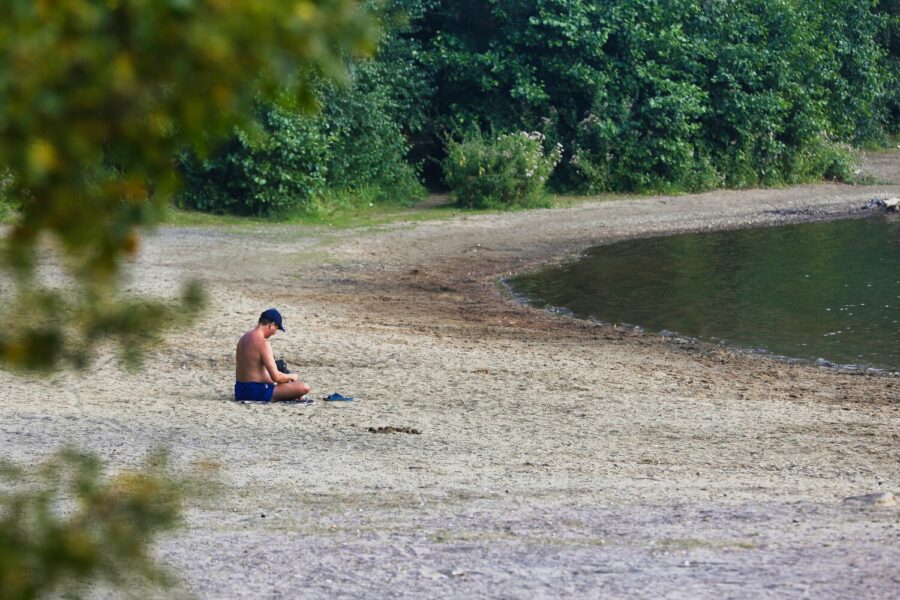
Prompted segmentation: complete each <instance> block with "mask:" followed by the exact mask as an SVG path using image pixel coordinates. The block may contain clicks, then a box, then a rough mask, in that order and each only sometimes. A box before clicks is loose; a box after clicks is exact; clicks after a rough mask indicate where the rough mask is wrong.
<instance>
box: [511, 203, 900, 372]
mask: <svg viewBox="0 0 900 600" xmlns="http://www.w3.org/2000/svg"><path fill="white" fill-rule="evenodd" d="M510 283H511V284H512V285H513V287H514V289H515V290H516V291H517V292H518V293H520V294H522V295H523V296H524V297H525V298H527V299H528V301H529V302H531V303H533V304H536V305H538V306H560V307H566V308H568V309H569V310H571V311H572V312H573V313H574V314H575V315H576V316H579V317H582V318H588V317H593V318H596V319H599V320H602V321H606V322H610V323H632V324H636V325H640V326H642V327H644V328H646V329H650V330H655V331H661V330H663V329H669V330H673V331H677V332H679V333H682V334H684V335H689V336H696V337H700V338H704V339H707V340H712V341H718V340H722V341H724V342H725V343H728V344H732V345H736V346H741V347H750V348H765V349H766V350H768V351H769V352H773V353H775V354H781V355H785V356H792V357H798V358H808V359H816V358H819V357H823V358H826V359H827V360H830V361H832V362H835V363H838V364H859V365H868V366H874V367H881V368H887V369H891V370H900V220H898V219H896V218H877V219H864V220H850V221H835V222H830V223H811V224H804V225H791V226H785V227H771V228H764V229H750V230H743V231H725V232H716V233H703V234H692V235H678V236H672V237H664V238H652V239H646V240H631V241H626V242H620V243H617V244H612V245H609V246H600V247H597V248H592V249H591V250H590V251H588V252H587V254H586V256H585V257H584V258H583V259H581V260H579V261H577V262H575V263H573V264H570V265H567V266H564V267H560V268H554V269H548V270H545V271H541V272H538V273H533V274H530V275H525V276H522V277H518V278H516V279H514V280H512V281H511V282H510Z"/></svg>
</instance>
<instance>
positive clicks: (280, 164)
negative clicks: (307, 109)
mask: <svg viewBox="0 0 900 600" xmlns="http://www.w3.org/2000/svg"><path fill="white" fill-rule="evenodd" d="M257 113H258V120H259V124H260V125H261V127H262V131H263V133H262V135H258V136H255V137H254V136H253V135H252V134H250V133H248V132H247V131H244V130H238V132H237V135H235V136H234V137H233V138H232V139H231V140H230V141H229V142H228V143H227V144H226V145H225V147H224V148H223V149H222V150H221V151H220V152H218V153H217V155H216V156H215V157H214V158H212V159H210V160H202V159H199V158H197V157H196V155H195V154H193V153H185V155H184V157H183V159H182V162H181V167H182V171H183V172H184V176H185V189H184V192H182V194H181V196H180V200H179V202H180V204H181V205H182V206H184V207H186V208H192V209H196V210H201V211H205V212H213V213H228V214H236V215H256V216H262V215H267V216H268V215H275V214H279V213H284V212H286V211H288V210H291V209H295V208H297V207H301V206H306V207H308V206H309V205H310V203H311V202H312V200H313V199H314V198H315V197H316V196H317V195H318V194H320V193H321V192H322V190H323V189H324V188H325V173H326V172H327V167H326V165H325V160H324V159H325V157H326V156H327V152H328V145H329V144H328V138H327V137H326V135H325V133H324V132H323V131H321V129H320V128H319V127H317V126H316V123H315V122H313V121H311V120H309V119H305V118H303V117H302V116H300V115H296V114H291V113H290V112H288V111H286V110H284V109H280V108H278V107H277V106H273V105H271V104H265V105H261V106H260V107H258V110H257Z"/></svg>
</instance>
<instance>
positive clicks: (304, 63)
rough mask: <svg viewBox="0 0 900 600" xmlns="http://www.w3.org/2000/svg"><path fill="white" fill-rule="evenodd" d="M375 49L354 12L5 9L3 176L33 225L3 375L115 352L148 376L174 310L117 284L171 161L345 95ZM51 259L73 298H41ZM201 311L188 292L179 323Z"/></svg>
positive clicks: (0, 21) (320, 8) (1, 337)
mask: <svg viewBox="0 0 900 600" xmlns="http://www.w3.org/2000/svg"><path fill="white" fill-rule="evenodd" d="M375 33H376V32H375V28H374V25H373V21H372V20H371V19H370V18H368V16H367V15H366V13H365V12H364V11H362V10H361V9H360V7H359V6H358V5H357V4H356V3H355V2H353V1H352V0H315V1H312V0H267V1H266V2H257V1H255V0H111V1H109V2H97V1H94V0H71V1H68V2H50V1H33V0H9V1H7V2H4V3H3V5H2V8H0V165H4V166H5V167H6V168H8V169H9V171H10V172H11V173H12V176H13V179H12V183H11V185H10V186H9V189H8V190H7V194H8V195H9V196H10V197H11V198H13V200H14V201H15V202H17V203H19V205H20V206H21V210H20V216H19V218H18V219H17V220H16V222H15V224H14V225H13V227H12V230H11V231H10V232H9V234H8V235H6V236H5V249H4V250H5V251H4V253H3V264H4V265H6V266H8V267H10V268H11V273H12V274H13V275H14V277H15V280H16V282H17V286H16V288H15V292H8V291H4V292H2V293H3V294H4V297H3V298H2V303H3V306H4V309H3V311H2V314H0V321H2V326H0V362H2V363H4V364H6V365H9V366H18V367H26V368H33V369H38V368H48V367H51V366H54V365H57V364H59V363H60V362H61V361H67V362H69V363H71V364H75V365H83V364H85V362H86V360H87V359H88V358H89V356H90V349H91V348H92V347H93V345H94V344H95V343H96V342H97V341H99V340H101V339H105V338H110V337H112V338H115V339H118V340H119V341H121V342H122V344H121V347H122V352H123V356H124V358H125V359H126V360H128V361H130V362H133V361H134V360H136V359H137V357H138V356H139V351H140V349H141V348H142V347H144V346H145V345H146V344H147V343H149V342H152V341H153V340H154V339H155V337H154V336H155V334H156V333H157V332H158V331H159V330H160V328H161V327H162V326H164V325H165V324H166V323H168V322H169V321H170V319H171V318H172V315H173V314H175V310H174V309H175V308H176V305H175V304H172V303H163V302H151V301H145V300H141V299H131V298H123V297H122V296H121V295H120V294H119V292H118V286H117V280H118V276H119V273H120V268H121V265H122V260H123V258H127V257H130V256H133V255H134V254H135V253H136V252H137V251H138V246H139V241H138V236H137V233H138V230H139V228H140V227H141V226H146V225H150V224H152V223H153V222H154V221H155V220H156V219H157V217H158V214H159V211H160V208H161V207H162V206H163V205H164V203H165V202H166V201H167V199H168V197H169V195H170V194H171V193H172V192H173V191H174V190H175V189H176V187H177V177H176V174H175V171H174V169H173V156H174V155H175V154H176V152H177V151H178V150H180V149H181V148H183V147H185V146H187V145H193V146H194V147H195V148H198V149H199V151H200V152H201V153H202V152H205V151H206V150H208V149H209V148H211V147H212V146H213V145H214V144H215V143H217V141H218V140H219V139H221V137H222V136H223V135H225V134H228V133H230V132H231V131H232V130H233V128H234V127H235V126H236V125H245V126H246V125H247V124H248V123H249V122H250V115H251V113H252V110H251V108H252V105H253V102H254V101H255V99H257V98H258V97H259V95H260V94H263V95H264V96H265V95H275V94H274V92H276V91H278V92H279V98H281V99H284V98H288V97H289V98H293V99H296V101H297V103H298V104H299V105H301V106H311V105H312V103H313V90H312V88H311V86H310V85H309V81H310V79H311V78H313V77H316V78H321V77H323V76H324V77H327V78H332V79H335V80H338V81H340V80H342V79H343V78H344V77H345V76H346V68H345V64H346V59H347V57H349V56H352V55H353V54H360V53H368V52H371V51H372V50H373V49H374V45H375V40H376V36H375ZM285 89H287V90H288V91H289V92H290V94H281V93H280V92H281V91H282V90H285ZM48 252H55V253H57V254H58V256H60V257H61V258H60V262H61V263H62V264H63V265H64V266H65V268H66V270H67V271H68V274H69V275H70V276H71V278H72V280H73V281H74V287H73V288H70V289H68V290H66V291H64V292H60V291H57V290H55V289H51V288H49V287H45V286H42V285H40V284H39V283H38V281H37V278H36V277H35V276H36V273H37V272H38V269H39V268H40V266H41V263H42V260H41V259H42V258H43V257H44V256H46V254H47V253H48ZM200 300H201V294H200V292H199V289H198V287H197V286H195V285H188V286H186V288H185V290H184V293H183V295H182V298H181V300H180V302H179V303H177V307H178V308H180V309H181V312H182V313H183V312H185V311H187V312H190V311H191V310H193V309H195V308H196V307H197V306H198V305H199V303H200Z"/></svg>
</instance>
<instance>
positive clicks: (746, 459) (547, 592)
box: [0, 153, 900, 598]
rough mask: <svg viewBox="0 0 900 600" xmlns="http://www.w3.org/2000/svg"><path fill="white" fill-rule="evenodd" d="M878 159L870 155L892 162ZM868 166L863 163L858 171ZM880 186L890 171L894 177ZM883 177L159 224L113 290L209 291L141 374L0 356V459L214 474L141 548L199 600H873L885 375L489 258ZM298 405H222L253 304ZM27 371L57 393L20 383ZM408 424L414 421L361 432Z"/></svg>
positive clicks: (816, 213) (816, 207) (833, 196)
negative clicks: (370, 217) (561, 285)
mask: <svg viewBox="0 0 900 600" xmlns="http://www.w3.org/2000/svg"><path fill="white" fill-rule="evenodd" d="M876 162H877V170H878V172H879V173H881V174H882V178H883V179H886V177H884V175H883V174H890V173H898V165H900V155H898V154H897V153H886V154H884V155H883V156H882V155H879V156H878V160H877V161H873V163H872V164H875V163H876ZM873 170H874V169H873ZM896 180H900V177H898V178H897V179H895V181H896ZM888 195H891V196H896V195H900V186H898V185H891V184H881V185H877V186H869V187H848V186H838V185H819V186H805V187H797V188H791V189H786V190H750V191H743V192H713V193H708V194H701V195H688V196H680V197H652V198H642V199H616V200H611V201H603V202H588V203H585V204H583V205H579V206H577V207H574V208H568V209H560V210H542V211H529V212H521V213H513V214H503V215H485V216H477V217H471V216H470V217H466V216H460V217H457V218H455V219H452V220H450V221H436V222H425V223H417V224H398V225H392V226H387V227H378V228H373V229H366V230H352V231H340V232H335V231H329V230H316V229H309V228H296V227H289V226H267V227H235V228H221V229H201V228H197V229H185V228H182V229H164V230H161V231H160V232H158V233H157V234H156V235H155V236H153V237H151V238H149V239H148V240H147V243H146V248H145V250H144V252H143V253H142V255H141V258H140V261H139V263H138V264H136V265H135V268H134V272H133V276H132V282H131V287H132V288H133V289H134V290H136V291H142V292H146V293H152V294H164V295H170V294H172V293H173V292H174V291H175V290H176V289H177V287H178V285H179V283H180V282H182V281H184V280H185V279H187V278H191V277H197V278H200V279H202V280H204V281H205V282H206V285H207V289H208V290H209V291H210V292H211V295H212V307H211V310H210V311H209V312H208V313H207V314H206V315H205V316H204V317H203V318H202V319H201V321H200V322H199V323H196V324H192V325H191V326H190V327H189V328H187V329H186V330H185V331H183V332H181V333H179V334H176V335H173V336H172V338H171V340H170V342H169V344H168V345H167V346H166V347H165V348H161V349H159V350H158V351H157V352H155V353H154V354H153V355H151V356H150V357H149V358H148V361H147V364H146V369H145V371H144V372H143V373H141V374H127V373H122V372H120V371H119V370H118V368H117V367H116V366H115V362H114V361H113V360H112V358H111V355H104V356H102V357H100V360H99V361H98V364H97V366H96V367H95V368H94V369H93V370H92V371H90V372H89V373H85V374H81V375H72V374H64V375H59V376H57V377H55V378H53V379H52V380H51V381H49V382H46V381H41V382H35V381H29V380H23V379H20V378H17V377H14V376H11V375H8V374H5V373H0V386H2V387H3V389H4V390H5V391H4V392H3V393H2V394H0V409H2V410H0V444H2V448H3V454H4V455H5V456H7V457H10V458H15V459H18V460H30V461H37V460H38V459H39V458H40V457H41V456H43V455H45V454H46V453H47V452H49V451H51V450H52V449H54V448H56V447H58V446H59V445H60V444H62V443H64V442H75V443H77V444H79V445H81V446H85V447H88V448H90V449H93V450H96V451H97V452H99V453H100V454H101V455H102V456H104V457H105V458H107V459H108V460H110V461H111V463H112V464H113V465H114V466H123V465H130V464H134V463H135V462H136V461H138V460H139V459H140V458H141V457H142V456H144V455H145V453H146V452H147V449H148V448H150V447H153V446H155V445H158V444H163V445H166V446H168V447H170V448H171V449H172V451H173V455H174V456H175V458H176V460H177V462H178V463H179V464H181V465H189V464H191V463H192V462H194V461H197V460H205V461H211V462H214V463H218V464H219V465H220V466H221V470H220V479H221V481H222V483H223V484H224V485H223V486H221V489H218V490H216V491H215V492H213V491H210V492H209V493H208V494H201V495H200V496H199V497H198V498H196V499H195V501H194V503H193V505H192V508H191V509H190V512H189V516H188V523H187V527H186V528H185V529H184V530H182V531H181V532H179V533H178V534H176V535H174V536H172V537H170V538H167V539H166V540H165V541H164V542H163V543H162V544H161V545H160V548H159V552H160V554H161V556H162V557H164V559H165V560H166V561H167V562H168V563H169V564H171V565H172V566H173V568H175V569H177V570H178V571H179V572H180V573H181V574H182V576H183V578H184V581H185V587H186V589H188V590H190V591H191V592H193V593H194V594H196V595H198V596H200V597H209V598H225V597H234V596H236V595H239V594H240V595H243V596H248V597H311V598H312V597H322V596H338V597H355V596H370V597H371V596H377V597H382V596H391V597H409V598H420V597H423V596H427V597H438V596H439V597H444V596H453V597H470V596H473V595H475V596H493V597H496V596H501V597H528V598H532V597H560V596H571V597H618V596H625V595H627V596H630V597H634V596H636V597H665V598H682V597H683V598H706V597H709V598H713V597H716V598H718V597H721V596H725V597H730V598H759V597H778V598H782V597H801V596H815V597H833V598H839V597H846V596H849V595H851V594H852V595H853V596H855V597H860V598H883V597H889V596H891V595H892V594H894V593H895V592H891V591H890V590H896V589H897V586H898V584H900V570H898V567H897V565H898V564H900V545H898V542H900V508H896V507H888V508H874V507H855V506H847V505H843V504H842V503H841V500H842V499H843V498H845V497H847V496H852V495H858V494H865V493H870V492H877V491H893V492H895V493H898V495H900V445H898V441H900V440H898V438H900V378H897V377H892V376H866V375H859V374H850V373H841V372H834V371H828V370H824V369H818V368H815V367H812V366H801V365H788V364H784V363H780V362H776V361H773V360H770V359H767V358H764V357H760V356H753V355H747V354H743V353H739V352H733V351H730V350H727V349H722V348H718V347H710V346H706V345H702V344H695V343H686V342H683V341H679V340H675V339H669V338H662V337H659V336H655V335H649V334H635V333H630V332H626V331H622V330H619V329H616V328H614V327H610V326H596V325H590V324H585V323H580V322H576V321H573V320H570V319H566V318H562V317H556V316H553V315H551V314H548V313H545V312H542V311H537V310H531V309H526V308H523V307H521V306H518V305H517V304H515V303H513V302H512V301H510V300H509V299H508V298H506V297H505V295H504V292H503V289H502V287H501V286H500V284H499V280H500V278H501V277H503V276H504V275H505V274H507V273H510V272H515V271H520V270H524V269H529V268H532V267H533V266H535V265H537V264H539V263H544V262H547V261H548V260H549V261H554V260H565V259H566V258H569V257H572V256H575V255H576V254H577V253H578V252H579V251H581V250H582V249H583V248H585V247H587V246H590V245H594V244H597V243H605V242H611V241H614V240H618V239H624V238H629V237H637V236H650V235H655V234H659V233H664V232H676V231H694V230H702V229H719V228H733V227H746V226H748V225H753V224H777V223H783V222H792V221H800V220H811V219H820V218H832V217H836V216H841V215H847V214H848V213H853V212H854V211H857V210H858V208H859V207H860V206H862V205H863V204H865V202H866V201H868V200H869V199H870V198H872V197H874V196H881V197H884V196H888ZM270 305H274V306H278V307H279V308H280V309H281V310H282V312H283V314H284V315H285V326H286V328H287V333H286V334H280V335H279V336H276V338H275V341H274V344H273V346H274V347H275V352H276V354H277V355H279V356H281V357H283V358H285V359H286V360H287V362H288V363H289V364H290V365H292V366H293V367H295V368H296V369H297V370H298V371H299V372H301V373H302V375H303V377H304V378H305V379H306V380H307V381H309V382H310V383H311V384H312V385H313V387H314V392H313V396H315V397H321V396H324V395H325V394H327V393H330V392H333V391H338V392H342V393H344V394H346V395H352V396H354V397H355V398H356V400H355V401H354V402H353V403H350V404H340V405H336V404H326V403H322V402H319V403H318V404H317V405H314V406H308V407H302V406H279V405H266V406H247V405H241V404H235V403H233V402H231V401H230V400H229V398H230V390H231V383H232V382H231V377H232V375H231V373H232V369H233V346H234V344H235V342H236V340H237V338H238V337H239V335H240V334H241V333H242V332H243V331H244V330H245V329H247V328H249V327H250V326H251V325H252V324H253V321H254V320H255V318H256V316H257V315H258V314H259V312H260V311H261V310H263V309H264V308H266V307H268V306H270ZM49 385H55V386H59V388H58V389H61V390H62V391H59V392H58V391H49V390H48V387H49ZM386 426H395V427H408V428H414V429H416V430H419V431H421V434H418V435H416V434H404V433H393V434H380V433H370V432H369V431H368V428H370V427H374V428H377V427H386Z"/></svg>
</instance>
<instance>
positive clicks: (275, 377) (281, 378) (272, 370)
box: [260, 341, 299, 383]
mask: <svg viewBox="0 0 900 600" xmlns="http://www.w3.org/2000/svg"><path fill="white" fill-rule="evenodd" d="M260 354H262V361H263V366H264V367H265V368H266V371H267V372H268V373H269V377H271V378H272V381H274V382H275V383H291V382H292V381H297V380H298V378H299V376H298V375H295V374H293V373H290V374H288V373H282V372H281V371H279V370H278V367H276V366H275V357H274V356H273V355H272V346H271V345H270V344H269V342H267V341H266V342H263V345H262V349H261V350H260Z"/></svg>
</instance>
